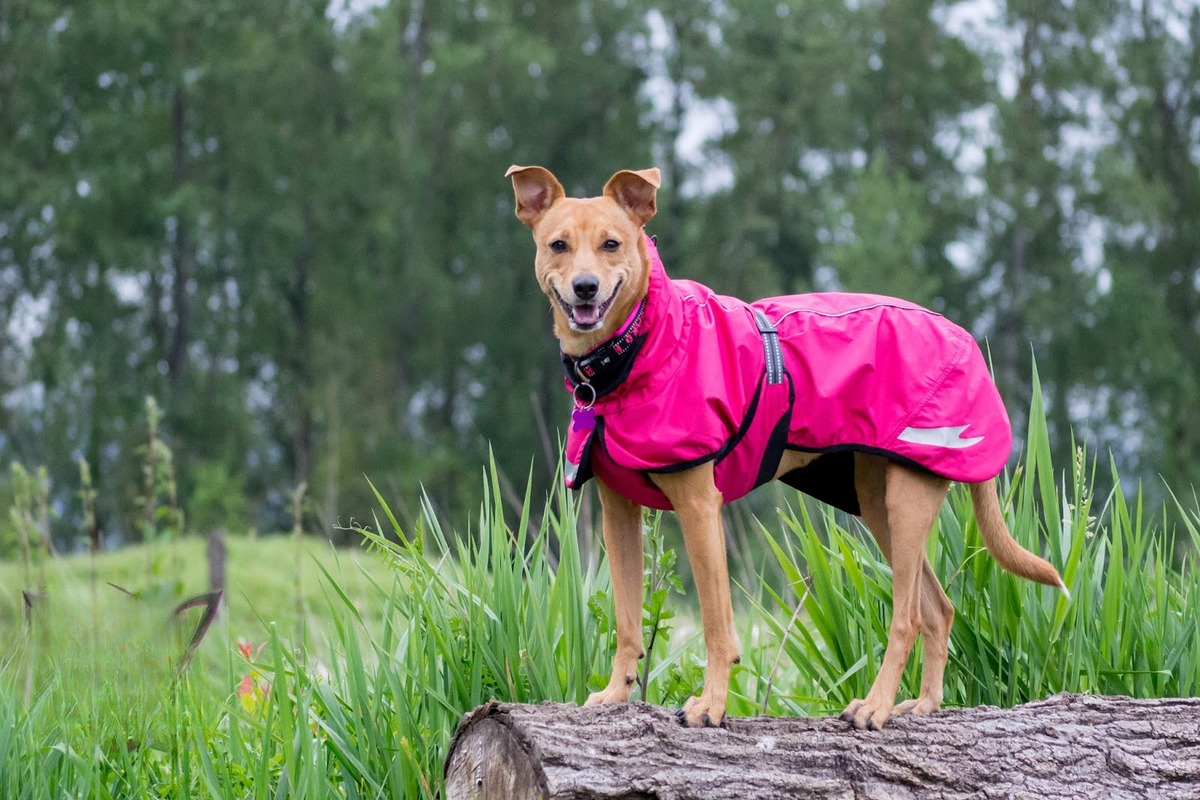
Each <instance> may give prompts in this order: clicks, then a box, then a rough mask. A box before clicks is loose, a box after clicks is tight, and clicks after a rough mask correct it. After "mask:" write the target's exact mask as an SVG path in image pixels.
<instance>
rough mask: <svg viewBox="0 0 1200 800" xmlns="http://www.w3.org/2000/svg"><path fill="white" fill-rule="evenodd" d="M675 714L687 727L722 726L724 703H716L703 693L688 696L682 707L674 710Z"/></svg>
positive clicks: (723, 723)
mask: <svg viewBox="0 0 1200 800" xmlns="http://www.w3.org/2000/svg"><path fill="white" fill-rule="evenodd" d="M675 716H677V717H679V721H680V722H681V723H683V724H684V725H686V726H687V727H689V728H723V727H725V703H723V702H721V703H718V702H716V701H714V700H712V699H711V698H708V697H705V696H704V695H703V694H701V695H700V696H699V697H689V698H688V701H687V702H686V703H684V704H683V708H681V709H679V710H678V711H676V712H675Z"/></svg>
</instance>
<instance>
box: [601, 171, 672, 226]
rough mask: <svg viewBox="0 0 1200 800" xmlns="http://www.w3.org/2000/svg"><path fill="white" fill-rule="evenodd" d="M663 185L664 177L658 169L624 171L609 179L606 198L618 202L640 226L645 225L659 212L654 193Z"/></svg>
mask: <svg viewBox="0 0 1200 800" xmlns="http://www.w3.org/2000/svg"><path fill="white" fill-rule="evenodd" d="M661 185H662V176H661V175H660V174H659V171H658V167H651V168H650V169H639V170H632V169H623V170H621V171H620V172H618V173H617V174H616V175H613V176H612V177H611V178H609V179H608V183H606V184H605V185H604V196H605V197H610V198H612V199H613V200H614V201H616V203H617V205H619V206H620V207H621V208H623V209H625V210H626V211H628V212H629V215H630V216H632V217H633V218H634V219H636V220H637V221H638V224H639V225H645V224H646V223H647V222H649V221H650V218H651V217H653V216H654V212H655V211H657V210H658V209H657V207H656V206H655V204H654V193H655V191H657V190H658V187H659V186H661Z"/></svg>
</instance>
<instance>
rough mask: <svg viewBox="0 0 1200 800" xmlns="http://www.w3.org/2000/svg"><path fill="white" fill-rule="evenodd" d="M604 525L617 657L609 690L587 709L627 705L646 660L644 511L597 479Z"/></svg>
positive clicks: (590, 701)
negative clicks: (643, 648)
mask: <svg viewBox="0 0 1200 800" xmlns="http://www.w3.org/2000/svg"><path fill="white" fill-rule="evenodd" d="M596 486H597V487H598V489H599V491H600V508H601V510H602V512H603V513H602V516H603V522H604V546H605V548H606V549H607V550H608V569H609V572H611V573H612V585H613V606H614V608H615V610H616V619H617V654H616V656H615V657H614V658H613V671H612V677H611V678H609V681H608V686H606V687H604V689H603V690H601V691H599V692H596V693H594V694H592V695H591V696H590V697H588V699H587V703H585V705H589V706H594V705H599V704H601V703H624V702H625V701H626V700H628V699H629V694H630V692H632V691H633V682H634V681H636V680H637V668H638V659H640V658H641V657H642V653H643V650H642V571H643V569H644V567H643V564H642V559H643V553H644V550H643V547H642V507H641V506H639V505H638V504H636V503H634V502H633V501H632V500H627V499H626V498H624V497H622V496H621V495H619V494H617V493H616V492H614V491H613V490H612V489H609V488H608V487H607V486H605V485H604V481H602V480H600V479H599V478H596Z"/></svg>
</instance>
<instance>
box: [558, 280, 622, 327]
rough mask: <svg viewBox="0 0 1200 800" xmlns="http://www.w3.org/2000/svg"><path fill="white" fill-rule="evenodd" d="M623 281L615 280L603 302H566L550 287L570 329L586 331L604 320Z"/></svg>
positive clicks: (598, 325)
mask: <svg viewBox="0 0 1200 800" xmlns="http://www.w3.org/2000/svg"><path fill="white" fill-rule="evenodd" d="M624 282H625V280H624V279H621V280H619V281H617V285H616V286H615V287H614V288H613V290H612V294H610V295H609V296H608V299H607V300H605V301H604V302H603V303H574V304H572V303H568V302H567V301H566V300H563V298H562V295H561V294H559V293H558V290H557V289H554V287H550V288H551V289H552V290H553V291H554V299H555V300H557V301H558V305H559V306H560V307H561V308H562V310H563V313H564V314H566V315H567V322H568V323H569V324H570V325H571V330H575V331H582V332H584V333H586V332H588V331H594V330H596V329H597V328H599V327H600V325H601V324H602V323H603V322H604V315H605V314H607V313H608V309H609V308H610V307H611V306H612V304H613V300H616V299H617V293H618V292H620V291H621V285H622V284H623V283H624Z"/></svg>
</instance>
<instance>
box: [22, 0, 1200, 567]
mask: <svg viewBox="0 0 1200 800" xmlns="http://www.w3.org/2000/svg"><path fill="white" fill-rule="evenodd" d="M1193 6H1194V4H1187V3H1183V4H1180V3H1174V4H1171V3H1149V2H1147V3H1133V2H1126V0H1103V1H1102V2H1094V3H1072V4H1061V3H1060V4H1046V3H1039V2H1032V1H1031V0H1020V2H1018V1H1017V0H1012V1H1011V2H1008V3H1004V4H983V6H982V7H979V6H975V5H972V4H969V3H951V2H947V0H889V2H887V3H880V2H869V3H868V2H855V3H847V2H843V0H805V2H799V0H788V2H780V3H762V2H757V0H728V1H727V2H720V3H717V2H702V3H695V2H682V0H628V2H620V3H595V2H591V0H588V1H587V2H582V1H580V2H556V3H548V2H530V0H473V2H470V3H466V2H459V3H449V4H447V3H432V2H428V1H427V0H426V1H423V0H390V1H389V2H383V3H380V4H372V3H367V4H359V3H344V2H335V3H328V2H312V0H263V2H257V3H254V4H250V5H247V4H244V3H233V2H229V0H215V2H207V3H201V2H197V0H180V2H164V0H152V1H151V2H146V3H139V4H125V3H119V2H94V3H88V4H83V5H78V6H71V7H69V8H66V7H63V6H61V4H55V3H49V2H46V1H45V0H28V1H27V2H21V3H3V4H0V175H3V176H4V180H3V181H0V330H2V331H3V332H4V335H3V336H0V431H3V433H0V462H2V463H8V462H9V461H12V460H16V461H19V462H21V463H24V464H27V465H45V466H46V468H47V473H48V476H49V491H50V493H51V501H52V507H54V508H55V509H59V510H61V516H60V517H59V518H57V519H54V520H52V522H51V524H52V526H53V527H54V534H55V537H56V539H57V541H58V542H59V543H60V544H61V546H63V548H64V549H70V547H68V545H71V544H73V543H74V542H75V540H76V539H78V538H82V537H83V536H84V535H85V534H84V533H83V531H84V530H85V528H86V527H87V526H85V525H84V524H82V523H81V522H80V520H81V517H83V516H84V513H85V512H84V511H83V509H82V506H81V504H80V502H79V498H78V496H77V494H76V490H77V476H78V466H77V462H78V458H79V457H81V456H82V457H83V458H84V459H85V460H86V461H87V463H88V464H89V466H90V468H91V470H92V474H93V475H94V476H95V479H96V490H97V501H96V505H95V509H94V512H95V519H96V524H97V526H98V529H99V530H100V531H101V532H102V533H103V534H104V535H105V538H106V539H107V540H109V541H113V542H117V541H125V542H129V541H137V540H139V539H140V535H139V534H140V533H141V531H142V529H143V527H144V525H145V522H146V519H145V514H144V511H145V508H144V506H143V505H141V504H140V503H139V500H140V499H144V498H145V492H138V491H131V490H130V487H132V486H134V485H135V484H136V478H137V476H139V475H140V474H141V470H142V468H143V467H144V466H145V463H146V462H145V459H144V458H143V457H141V456H140V455H139V453H138V450H137V448H138V447H139V446H140V445H142V444H144V443H145V437H144V435H143V430H142V429H141V427H140V425H139V424H137V423H136V422H135V420H137V419H139V418H140V415H141V414H142V406H143V402H144V398H145V397H146V396H153V397H156V398H158V399H159V401H160V402H161V410H162V413H163V418H162V426H161V431H162V433H161V437H162V440H163V441H164V443H165V444H166V445H167V446H169V447H170V449H171V451H172V453H173V454H174V459H175V461H174V468H175V475H176V481H177V484H178V485H177V489H178V496H179V498H180V500H181V503H180V506H181V509H182V510H186V511H187V512H188V513H189V514H190V515H192V516H190V517H185V520H186V521H187V522H188V523H189V524H192V525H194V526H196V527H197V528H198V529H199V530H201V531H205V530H206V527H205V526H206V525H208V524H210V522H211V520H212V518H213V515H215V514H218V513H221V512H225V513H229V514H231V515H233V516H230V517H226V518H225V519H224V520H223V522H224V524H226V525H227V526H231V527H240V526H234V517H238V516H241V515H243V514H244V515H245V517H246V519H245V521H244V523H243V524H245V525H248V526H252V527H255V528H258V529H261V530H265V531H274V530H282V529H286V528H287V527H288V526H289V524H290V518H289V514H288V509H287V498H286V495H287V492H288V491H290V489H291V487H294V486H297V485H299V484H300V483H302V482H307V484H308V485H309V487H310V493H311V494H310V500H311V504H312V510H313V514H312V515H311V518H310V523H311V522H312V521H313V520H316V521H319V523H320V525H321V526H322V527H323V528H324V529H325V530H329V529H330V528H331V527H332V526H333V525H334V524H335V523H336V522H337V521H338V520H339V519H341V520H347V519H349V518H350V517H351V516H357V517H359V518H363V517H364V516H365V515H366V514H367V512H368V509H369V508H370V506H371V504H372V502H373V498H372V497H371V494H370V492H369V491H367V490H366V487H365V484H364V483H363V482H362V481H361V480H360V475H361V474H362V473H364V472H365V473H366V474H369V475H372V476H374V477H375V478H376V480H377V483H378V484H379V485H380V486H381V487H383V488H384V489H385V490H386V491H387V493H388V494H389V495H390V496H393V497H396V498H398V500H397V508H396V513H397V514H398V515H399V517H400V519H401V520H403V521H404V522H405V524H408V525H411V524H413V523H414V522H415V520H416V519H417V518H418V517H419V516H420V514H421V509H420V506H419V504H416V503H413V504H411V505H409V504H408V503H407V502H403V501H402V500H401V499H402V498H412V497H416V496H417V495H418V493H419V491H421V490H424V491H426V492H427V493H428V495H429V497H430V499H431V501H432V502H433V504H434V507H435V508H436V509H437V510H438V512H439V513H440V514H441V515H442V516H443V518H444V519H448V518H460V517H461V516H462V515H463V514H465V513H467V510H468V509H469V508H471V507H472V506H473V504H474V489H473V484H474V465H475V464H477V463H479V462H480V461H481V460H484V459H485V458H486V455H487V445H486V444H485V443H487V442H491V443H493V444H494V445H495V447H496V453H497V456H496V457H497V460H498V466H499V467H500V470H501V473H502V474H503V475H505V476H519V475H522V474H524V473H525V471H526V469H527V468H528V458H529V455H530V453H531V450H530V444H531V443H537V442H541V443H542V445H543V447H540V448H539V447H534V448H533V452H536V459H535V470H534V477H535V481H536V486H537V490H538V493H539V494H541V493H542V492H544V491H547V490H548V487H549V486H550V480H551V478H552V475H553V472H554V468H555V462H556V455H555V453H554V447H553V439H554V428H555V426H556V425H558V424H561V423H562V422H564V421H565V419H566V410H567V400H566V395H565V393H564V392H563V391H562V389H561V375H560V374H559V373H558V364H557V362H556V360H555V359H554V357H553V349H554V345H553V342H552V341H551V340H550V338H549V336H548V335H547V326H546V315H547V307H546V301H545V299H544V298H542V297H540V296H539V294H538V292H537V290H536V287H535V284H534V281H533V277H532V269H531V266H532V250H531V246H530V242H529V238H528V231H526V230H525V229H524V227H523V226H521V225H519V224H518V223H517V222H516V220H515V219H514V218H513V216H512V213H511V211H512V196H511V187H510V186H509V185H508V183H507V182H506V181H504V180H503V179H502V177H501V176H502V175H503V172H504V170H505V168H506V167H507V166H508V165H509V164H511V163H514V162H515V163H522V164H527V163H543V164H546V165H548V166H550V167H552V168H553V169H554V170H555V171H556V173H557V174H558V175H559V176H561V177H562V178H563V180H564V181H565V184H566V187H567V188H568V190H569V191H571V192H572V193H595V192H596V191H598V189H599V188H600V186H601V185H602V182H603V181H604V180H605V179H606V177H607V176H608V175H609V174H611V173H612V172H613V171H614V170H616V169H618V168H623V167H629V166H639V165H640V166H645V165H649V164H650V163H657V164H658V165H659V166H661V167H663V170H664V185H663V189H662V192H661V193H660V198H659V208H660V213H659V216H658V218H656V219H655V220H654V221H653V222H652V223H651V232H653V233H657V234H659V236H660V243H661V247H662V252H663V255H664V258H665V260H666V263H667V265H668V267H669V269H670V270H671V271H672V273H673V274H675V275H678V276H680V277H689V278H698V279H701V280H704V281H707V282H709V283H711V284H712V285H713V286H714V287H715V288H717V289H718V290H720V291H723V292H732V293H738V294H741V295H744V296H747V297H755V296H764V295H767V294H773V293H780V292H792V291H807V290H813V289H831V288H844V289H852V290H855V291H872V292H882V293H899V294H902V295H906V296H909V297H910V298H912V299H914V300H920V301H922V302H928V303H929V304H930V305H931V306H932V307H934V308H935V309H936V310H944V311H945V312H946V313H947V314H949V315H950V316H951V317H952V318H953V319H955V320H956V321H959V322H961V323H963V324H964V325H965V326H966V327H968V328H969V329H970V330H972V332H973V333H975V334H976V335H978V336H980V337H987V338H988V340H989V343H990V345H991V348H992V352H993V355H994V358H995V363H996V371H997V374H998V377H999V380H1000V382H1001V385H1002V389H1003V390H1004V394H1005V396H1006V397H1007V398H1008V399H1009V404H1010V412H1012V414H1013V416H1014V418H1017V417H1020V416H1021V414H1020V413H1019V412H1020V411H1021V410H1022V409H1023V408H1024V407H1025V406H1026V405H1027V401H1028V399H1029V395H1028V386H1027V385H1025V381H1024V379H1023V376H1024V375H1026V374H1027V373H1028V366H1029V363H1030V359H1031V353H1032V351H1034V350H1036V352H1037V354H1038V357H1039V361H1040V363H1041V365H1042V368H1043V377H1044V379H1045V399H1046V400H1047V403H1048V414H1049V426H1050V431H1051V434H1052V436H1053V444H1052V447H1053V450H1054V455H1055V458H1056V459H1058V460H1060V461H1063V462H1064V463H1065V461H1066V460H1067V459H1069V458H1070V457H1071V446H1070V443H1069V441H1068V439H1069V436H1068V434H1067V431H1068V430H1069V429H1070V427H1071V426H1072V425H1074V426H1075V429H1076V430H1078V431H1079V432H1080V437H1081V439H1082V440H1084V441H1085V442H1087V443H1088V445H1089V448H1090V449H1091V450H1092V452H1106V451H1107V450H1109V449H1111V450H1112V451H1113V453H1114V457H1115V458H1116V460H1117V464H1118V467H1119V468H1120V470H1121V473H1122V474H1123V475H1124V476H1125V477H1126V479H1127V480H1130V479H1134V478H1139V479H1143V480H1145V481H1146V484H1145V491H1146V492H1147V493H1148V497H1150V498H1151V499H1153V500H1155V501H1157V500H1158V499H1162V497H1161V496H1162V489H1161V484H1160V483H1159V482H1158V481H1157V480H1153V481H1152V480H1151V478H1152V477H1154V476H1157V475H1159V474H1161V475H1163V476H1164V477H1165V478H1166V479H1167V481H1168V483H1169V484H1170V485H1172V486H1176V487H1186V486H1189V485H1192V484H1195V483H1197V482H1198V481H1200V472H1198V470H1200V466H1198V465H1200V427H1198V426H1195V425H1192V424H1191V423H1190V418H1189V417H1188V415H1187V414H1186V413H1184V411H1186V409H1189V408H1197V407H1200V328H1198V326H1197V320H1198V318H1200V283H1198V282H1197V281H1198V279H1197V274H1198V272H1197V271H1198V270H1200V233H1197V231H1198V230H1200V227H1198V226H1196V225H1195V220H1196V219H1197V218H1200V166H1198V162H1200V146H1198V145H1200V140H1198V139H1197V137H1198V136H1200V132H1198V130H1197V129H1196V127H1195V125H1194V124H1193V120H1194V119H1195V118H1196V116H1197V114H1198V113H1200V92H1198V90H1197V87H1198V86H1200V80H1197V78H1198V77H1200V73H1198V70H1200V59H1198V58H1197V56H1196V52H1197V51H1196V43H1197V42H1198V41H1200V35H1197V34H1196V32H1197V31H1198V30H1200V10H1197V9H1196V8H1194V7H1193ZM1031 344H1032V348H1031ZM218 464H219V465H221V468H220V469H218V468H216V467H214V466H213V465H218ZM222 470H223V471H222ZM11 480H12V479H11V477H9V476H8V475H7V474H3V475H0V496H3V497H7V496H10V495H11V494H12V487H11V486H10V485H9V484H10V483H11ZM1109 480H1110V478H1109V475H1108V471H1107V470H1104V471H1101V473H1100V474H1099V475H1098V477H1097V481H1098V483H1099V484H1100V488H1101V491H1102V493H1107V490H1108V489H1109V488H1111V486H1109V485H1108V482H1109ZM234 493H242V494H244V495H245V498H246V499H245V502H244V503H243V504H242V508H241V509H238V508H237V507H236V506H237V505H238V502H237V501H234V500H229V503H230V504H231V506H232V507H230V508H224V507H222V503H223V502H224V500H226V499H228V498H229V496H230V495H231V494H234ZM189 504H194V505H195V506H196V507H195V508H194V509H193V508H189V507H187V506H188V505H189ZM758 510H759V511H763V510H764V508H763V507H759V508H758ZM197 514H198V516H196V515H197ZM0 524H2V525H3V526H4V528H5V529H6V530H7V531H8V533H9V534H12V533H15V531H13V530H12V529H11V526H10V525H9V523H8V521H7V520H4V521H3V523H0ZM157 524H158V527H160V528H161V527H164V526H165V525H166V524H167V522H166V521H165V520H162V519H160V520H158V523H157ZM347 535H348V534H347ZM10 538H11V536H10ZM12 541H14V542H15V539H12Z"/></svg>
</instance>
